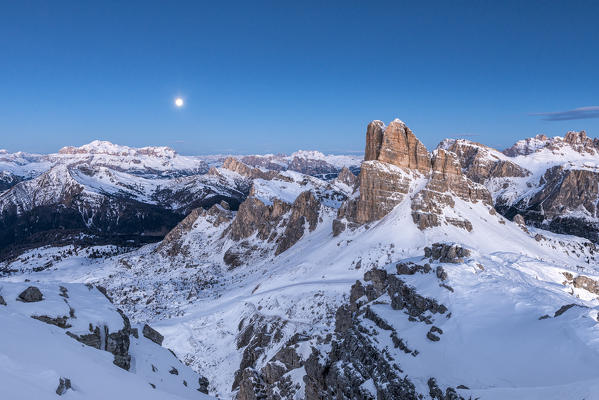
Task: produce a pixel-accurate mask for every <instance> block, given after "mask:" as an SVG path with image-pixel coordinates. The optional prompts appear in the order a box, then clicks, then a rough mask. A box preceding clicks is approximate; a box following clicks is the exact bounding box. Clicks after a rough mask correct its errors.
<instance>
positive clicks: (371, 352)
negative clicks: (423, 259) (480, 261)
mask: <svg viewBox="0 0 599 400" xmlns="http://www.w3.org/2000/svg"><path fill="white" fill-rule="evenodd" d="M433 247H434V248H435V250H432V249H430V248H429V251H430V252H431V254H430V255H429V256H430V257H433V258H434V257H436V256H437V255H441V256H442V257H445V259H446V260H450V261H447V262H459V259H460V257H464V256H466V252H467V250H465V249H463V248H461V247H459V246H457V245H451V244H438V245H436V246H433ZM433 252H434V254H433ZM442 257H440V258H442ZM414 274H430V279H434V280H437V281H439V285H440V286H443V287H446V288H448V289H450V287H449V286H447V285H446V284H445V283H444V281H445V280H446V279H447V274H446V273H445V272H444V271H443V269H442V268H441V267H440V266H437V267H436V268H433V267H432V266H431V265H430V264H429V263H424V264H422V263H413V262H407V263H398V264H397V265H396V271H394V272H392V273H389V272H387V271H386V270H383V269H372V270H370V271H368V272H366V273H365V274H364V279H363V281H357V282H356V283H355V284H354V285H353V286H352V288H351V292H350V296H349V303H347V304H345V305H342V306H341V307H339V308H338V309H337V312H336V317H335V330H334V332H331V333H330V334H328V335H326V336H325V337H321V336H318V335H316V336H308V335H306V334H305V333H296V334H295V335H292V336H291V337H290V339H288V340H283V338H284V337H289V336H288V335H285V334H284V333H287V334H288V333H289V328H290V326H289V323H288V322H287V321H285V320H283V319H281V318H279V317H267V316H263V315H260V314H254V315H253V316H251V317H249V318H246V319H244V320H242V321H241V323H240V326H239V334H238V338H237V346H238V348H239V349H243V356H242V361H241V363H240V366H239V369H238V370H237V372H236V374H235V382H234V384H233V390H234V391H237V395H236V398H237V400H256V399H267V400H271V399H272V400H275V399H276V400H280V399H293V398H295V397H294V396H298V395H299V396H300V397H303V398H305V399H307V400H317V399H318V400H325V399H330V400H339V399H343V400H354V399H355V400H358V399H359V400H375V399H376V400H391V399H393V400H416V399H422V398H423V396H422V395H423V394H422V393H418V392H417V390H416V387H415V386H414V384H413V383H412V382H411V381H410V378H409V371H404V370H403V369H402V366H401V362H400V360H399V359H398V358H397V355H394V353H395V354H397V352H400V353H403V354H405V355H406V356H409V357H418V354H419V350H418V349H417V348H413V347H412V346H411V345H410V343H408V342H406V341H405V340H404V339H403V338H402V337H401V332H399V331H397V330H396V329H395V328H394V327H393V326H392V324H391V323H390V322H389V321H387V320H386V319H385V318H384V317H382V316H381V315H379V314H378V313H377V311H376V307H389V308H390V309H391V310H394V311H395V312H397V313H402V314H404V316H403V317H404V318H405V317H407V318H408V319H409V320H411V321H413V322H414V323H422V324H425V325H426V326H428V332H427V333H426V338H427V339H428V340H429V341H430V342H432V343H434V342H438V341H440V340H443V339H442V338H443V329H442V328H441V326H442V325H443V321H445V320H446V319H447V318H450V316H451V313H450V312H449V310H448V309H447V307H446V306H445V305H443V304H440V303H439V302H438V301H437V300H435V299H432V298H427V297H425V296H422V295H420V294H419V293H418V292H417V290H416V289H415V288H414V287H411V286H410V285H408V284H406V283H405V282H404V280H403V279H402V276H403V275H414ZM450 291H451V290H450ZM375 305H376V307H374V306H375ZM398 316H399V315H398ZM385 337H386V338H385ZM387 338H389V339H390V342H391V343H392V346H393V348H387V347H386V346H385V345H383V344H382V343H384V342H386V341H388V340H389V339H387ZM300 344H308V345H310V347H311V349H312V352H311V354H310V355H309V356H307V358H305V356H301V355H300V354H304V353H302V352H299V351H298V346H299V345H300ZM273 349H274V350H273ZM273 353H274V354H275V355H274V356H272V357H271V358H267V354H273ZM300 368H304V371H305V375H304V377H303V381H304V383H305V392H304V393H298V390H299V386H298V385H297V384H294V382H293V381H292V380H291V378H290V377H289V376H290V375H292V374H288V373H289V372H291V371H294V370H298V369H300ZM428 386H429V389H430V391H429V393H426V394H428V395H429V396H431V397H432V398H433V399H438V400H449V399H456V400H458V399H463V397H461V396H460V395H459V394H458V393H457V392H456V389H454V388H451V387H448V388H445V389H444V390H442V389H441V388H440V387H439V385H438V384H437V382H436V380H435V378H434V377H430V380H429V384H428ZM369 388H370V389H369ZM372 388H374V392H373V389H372ZM461 388H463V387H461Z"/></svg>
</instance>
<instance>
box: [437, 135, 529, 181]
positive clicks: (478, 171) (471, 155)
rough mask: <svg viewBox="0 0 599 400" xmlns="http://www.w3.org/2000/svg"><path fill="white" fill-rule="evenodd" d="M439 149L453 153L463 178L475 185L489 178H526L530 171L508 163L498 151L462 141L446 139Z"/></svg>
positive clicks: (510, 162)
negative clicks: (463, 175)
mask: <svg viewBox="0 0 599 400" xmlns="http://www.w3.org/2000/svg"><path fill="white" fill-rule="evenodd" d="M439 148H443V149H445V150H447V151H450V152H452V153H455V154H456V156H457V158H458V160H459V162H460V166H461V168H462V169H463V172H464V174H465V176H466V177H467V178H468V179H470V180H472V181H473V182H476V183H485V182H486V181H487V180H488V179H490V178H505V177H526V176H529V175H530V171H528V170H526V169H525V168H523V167H521V166H519V165H518V164H516V163H514V162H512V161H510V160H508V159H507V157H505V156H504V155H503V154H501V153H499V151H497V150H495V149H492V148H490V147H487V146H485V145H483V144H480V143H475V142H471V141H469V140H464V139H448V140H444V141H443V142H441V144H439Z"/></svg>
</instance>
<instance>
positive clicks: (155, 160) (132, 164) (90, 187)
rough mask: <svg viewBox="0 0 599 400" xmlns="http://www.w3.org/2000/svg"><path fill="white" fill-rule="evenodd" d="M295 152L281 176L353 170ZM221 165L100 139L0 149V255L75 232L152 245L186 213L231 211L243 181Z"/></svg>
mask: <svg viewBox="0 0 599 400" xmlns="http://www.w3.org/2000/svg"><path fill="white" fill-rule="evenodd" d="M298 154H299V155H294V156H292V157H288V158H287V159H288V161H289V163H288V165H285V166H284V167H283V166H281V170H288V169H291V170H293V169H302V170H305V171H309V172H310V173H313V174H315V175H320V176H322V175H323V174H328V175H327V176H328V177H329V178H332V177H334V176H336V175H337V173H339V171H340V170H341V168H342V166H344V165H346V164H347V165H348V166H352V167H353V168H355V169H359V160H358V159H357V158H355V157H353V158H352V157H348V156H345V157H344V156H324V155H323V154H322V153H318V152H300V153H298ZM281 157H283V156H281ZM227 159H231V157H228V158H227V157H216V158H215V157H206V161H205V160H204V157H201V156H194V157H190V156H181V155H179V154H177V153H176V152H175V151H174V150H172V149H170V148H168V147H143V148H131V147H127V146H120V145H115V144H113V143H110V142H106V141H94V142H92V143H89V144H87V145H84V146H81V147H65V148H63V149H61V150H60V151H59V152H58V153H57V154H49V155H32V154H25V153H14V154H10V153H8V152H6V151H3V152H2V153H0V227H1V228H2V233H0V247H2V249H0V255H2V256H6V255H13V254H15V253H18V252H19V251H21V249H23V248H28V247H31V246H36V245H43V244H50V243H59V242H61V241H63V240H65V239H67V240H69V241H73V240H81V236H80V235H81V234H84V235H85V238H84V240H85V241H86V242H88V243H89V242H90V240H89V237H88V236H89V235H92V236H94V237H96V239H94V240H95V241H96V242H97V241H98V240H102V241H105V242H108V243H119V244H123V243H126V244H128V245H131V244H135V243H144V242H148V241H156V240H159V239H161V238H162V237H163V236H164V235H165V234H166V233H167V232H168V231H169V230H170V229H172V228H173V227H174V226H175V225H176V224H177V223H178V222H179V221H180V220H181V219H183V218H184V217H185V216H186V215H187V214H188V213H189V212H190V211H191V210H193V209H194V208H197V207H203V208H209V207H210V206H211V205H213V204H216V203H220V202H221V201H225V202H226V203H227V204H228V206H229V207H230V208H232V209H234V210H235V209H237V207H238V205H239V203H241V202H242V201H243V200H244V199H245V197H246V196H247V194H248V190H249V187H250V183H249V180H248V177H243V176H240V175H239V174H233V175H234V176H233V175H231V174H229V173H227V172H222V170H223V167H224V169H227V165H226V161H227ZM296 159H301V160H302V162H295V161H293V160H296ZM328 161H330V162H332V163H333V164H330V163H329V162H328ZM294 162H295V164H294ZM219 171H220V172H219ZM74 238H77V239H74ZM7 249H8V250H7Z"/></svg>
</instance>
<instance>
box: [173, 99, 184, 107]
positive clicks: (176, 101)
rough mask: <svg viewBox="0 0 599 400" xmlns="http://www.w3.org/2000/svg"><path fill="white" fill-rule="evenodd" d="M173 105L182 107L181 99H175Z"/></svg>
mask: <svg viewBox="0 0 599 400" xmlns="http://www.w3.org/2000/svg"><path fill="white" fill-rule="evenodd" d="M175 105H176V106H177V107H183V99H182V98H181V97H177V98H176V99H175Z"/></svg>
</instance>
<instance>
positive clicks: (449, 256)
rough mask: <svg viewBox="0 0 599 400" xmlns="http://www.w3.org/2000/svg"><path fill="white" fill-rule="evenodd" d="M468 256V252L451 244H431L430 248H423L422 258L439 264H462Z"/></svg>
mask: <svg viewBox="0 0 599 400" xmlns="http://www.w3.org/2000/svg"><path fill="white" fill-rule="evenodd" d="M468 256H470V250H468V249H465V248H463V247H462V246H459V245H457V244H453V243H433V244H432V246H431V247H425V248H424V257H426V258H430V259H431V261H439V262H441V263H453V264H458V263H462V262H464V258H466V257H468Z"/></svg>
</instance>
